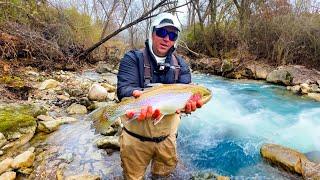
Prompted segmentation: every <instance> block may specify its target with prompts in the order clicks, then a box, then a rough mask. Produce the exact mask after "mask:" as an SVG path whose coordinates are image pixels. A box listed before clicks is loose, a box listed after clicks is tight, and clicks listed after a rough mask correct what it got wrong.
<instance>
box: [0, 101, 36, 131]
mask: <svg viewBox="0 0 320 180" xmlns="http://www.w3.org/2000/svg"><path fill="white" fill-rule="evenodd" d="M33 113H34V112H33V106H30V105H22V106H18V107H12V106H5V107H1V106H0V132H2V133H3V134H4V135H5V136H6V135H7V134H8V133H10V132H15V131H17V130H19V128H22V127H27V126H35V125H36V119H35V118H34V117H33Z"/></svg>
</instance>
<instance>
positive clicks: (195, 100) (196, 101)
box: [176, 94, 203, 114]
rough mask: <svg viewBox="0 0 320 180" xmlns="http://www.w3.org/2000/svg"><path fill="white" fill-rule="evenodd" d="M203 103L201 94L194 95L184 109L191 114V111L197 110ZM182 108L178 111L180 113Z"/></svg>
mask: <svg viewBox="0 0 320 180" xmlns="http://www.w3.org/2000/svg"><path fill="white" fill-rule="evenodd" d="M202 105H203V102H202V101H201V97H200V95H197V94H195V95H193V96H192V97H191V98H190V99H189V100H188V102H187V104H186V105H185V107H184V109H182V111H183V112H184V113H186V114H191V112H193V111H195V110H196V109H197V108H201V107H202ZM180 111H181V110H179V109H178V110H177V111H176V113H178V114H179V113H180Z"/></svg>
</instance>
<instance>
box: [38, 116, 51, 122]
mask: <svg viewBox="0 0 320 180" xmlns="http://www.w3.org/2000/svg"><path fill="white" fill-rule="evenodd" d="M37 119H38V120H40V121H54V118H53V117H51V116H46V115H39V116H37Z"/></svg>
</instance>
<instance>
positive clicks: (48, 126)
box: [38, 117, 77, 133]
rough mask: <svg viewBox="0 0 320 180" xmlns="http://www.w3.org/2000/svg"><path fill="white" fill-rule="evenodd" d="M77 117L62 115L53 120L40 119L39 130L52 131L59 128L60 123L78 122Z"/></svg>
mask: <svg viewBox="0 0 320 180" xmlns="http://www.w3.org/2000/svg"><path fill="white" fill-rule="evenodd" d="M76 121H77V119H75V118H72V117H60V118H57V119H56V120H51V121H39V122H38V130H39V131H42V132H46V133H51V132H53V131H56V130H57V129H59V127H60V125H62V124H68V123H72V122H76Z"/></svg>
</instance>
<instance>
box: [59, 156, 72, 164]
mask: <svg viewBox="0 0 320 180" xmlns="http://www.w3.org/2000/svg"><path fill="white" fill-rule="evenodd" d="M58 159H61V160H63V161H64V162H66V163H68V164H69V163H71V162H72V161H73V159H74V157H73V154H72V153H65V154H62V155H61V156H59V157H58Z"/></svg>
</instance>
